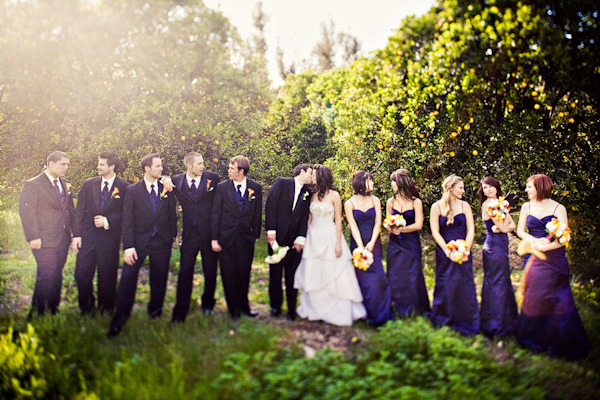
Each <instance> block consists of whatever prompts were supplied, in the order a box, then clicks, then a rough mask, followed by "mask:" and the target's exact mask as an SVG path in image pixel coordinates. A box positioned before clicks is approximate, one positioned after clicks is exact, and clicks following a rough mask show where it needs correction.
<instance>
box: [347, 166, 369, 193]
mask: <svg viewBox="0 0 600 400" xmlns="http://www.w3.org/2000/svg"><path fill="white" fill-rule="evenodd" d="M369 179H373V175H371V174H370V173H368V172H366V171H356V172H355V173H353V174H352V190H353V191H354V194H358V195H361V196H368V195H369V189H368V188H367V182H368V181H369Z"/></svg>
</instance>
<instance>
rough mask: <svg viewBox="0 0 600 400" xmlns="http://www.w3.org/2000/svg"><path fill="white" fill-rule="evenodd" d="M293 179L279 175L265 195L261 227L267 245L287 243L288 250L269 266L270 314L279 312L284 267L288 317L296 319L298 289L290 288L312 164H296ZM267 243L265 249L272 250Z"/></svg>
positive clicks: (302, 239) (302, 236)
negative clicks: (264, 231) (263, 230)
mask: <svg viewBox="0 0 600 400" xmlns="http://www.w3.org/2000/svg"><path fill="white" fill-rule="evenodd" d="M293 176H294V178H293V179H290V178H279V179H277V180H276V181H275V182H274V183H273V187H272V188H271V190H270V191H269V195H268V196H267V204H266V206H265V219H266V221H265V228H266V230H267V242H268V243H269V245H271V246H272V245H273V243H275V242H277V244H279V246H289V247H290V250H289V251H288V252H287V254H286V256H285V257H284V258H283V260H281V262H280V263H278V264H271V265H270V266H269V299H270V302H271V316H274V317H277V316H279V315H281V305H282V304H283V289H282V286H281V279H282V275H283V272H284V271H285V288H286V300H287V307H288V319H290V320H294V319H296V303H297V297H298V290H297V289H295V288H294V275H295V273H296V269H297V268H298V264H300V259H301V257H302V249H303V248H304V243H305V241H306V229H307V224H308V215H309V205H310V187H309V186H308V185H310V183H311V180H312V168H311V166H310V165H308V164H300V165H297V166H296V167H295V168H294V171H293ZM271 246H269V253H272V249H271Z"/></svg>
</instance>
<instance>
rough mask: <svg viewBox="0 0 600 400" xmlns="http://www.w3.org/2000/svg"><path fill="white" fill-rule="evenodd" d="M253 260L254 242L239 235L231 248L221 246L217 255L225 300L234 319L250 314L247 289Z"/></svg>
mask: <svg viewBox="0 0 600 400" xmlns="http://www.w3.org/2000/svg"><path fill="white" fill-rule="evenodd" d="M253 258H254V242H251V241H249V240H248V239H246V237H244V236H241V235H237V237H236V239H235V241H234V242H233V244H232V245H231V246H223V250H221V252H220V253H219V260H220V263H221V278H222V279H223V289H224V291H225V300H226V301H227V308H228V309H229V313H230V314H231V316H232V317H234V318H237V317H239V316H240V315H241V314H242V313H244V314H247V313H248V312H250V305H249V304H248V289H249V288H250V272H251V270H252V259H253Z"/></svg>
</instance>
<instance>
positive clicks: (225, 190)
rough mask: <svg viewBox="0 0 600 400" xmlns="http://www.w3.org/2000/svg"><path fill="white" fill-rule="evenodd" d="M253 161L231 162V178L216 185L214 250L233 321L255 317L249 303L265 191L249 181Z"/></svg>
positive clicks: (213, 232)
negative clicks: (217, 257) (253, 262)
mask: <svg viewBox="0 0 600 400" xmlns="http://www.w3.org/2000/svg"><path fill="white" fill-rule="evenodd" d="M249 169H250V162H249V161H248V159H247V158H246V157H244V156H236V157H233V158H231V159H230V160H229V169H228V170H227V174H228V175H229V179H228V180H226V181H224V182H221V183H219V184H218V185H217V189H216V194H215V202H214V205H213V216H212V227H211V235H212V239H213V240H212V242H211V244H212V248H213V250H214V251H215V252H218V253H219V260H220V265H221V278H222V279H223V289H225V300H226V301H227V307H228V309H229V313H230V314H231V317H232V318H233V319H238V318H239V317H240V315H241V314H245V315H247V316H249V317H256V316H257V315H258V312H256V311H254V310H251V309H250V305H249V303H248V289H249V287H250V272H251V270H252V259H253V258H254V242H255V241H256V239H258V238H259V237H260V228H261V217H262V188H261V186H260V185H259V184H258V183H256V182H254V181H252V180H250V179H248V178H246V175H247V174H248V171H249Z"/></svg>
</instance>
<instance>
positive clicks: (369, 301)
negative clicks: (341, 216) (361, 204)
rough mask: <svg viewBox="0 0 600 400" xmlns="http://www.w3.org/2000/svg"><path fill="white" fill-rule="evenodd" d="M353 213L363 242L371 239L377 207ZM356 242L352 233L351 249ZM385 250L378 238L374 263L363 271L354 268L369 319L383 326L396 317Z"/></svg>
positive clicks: (372, 322)
mask: <svg viewBox="0 0 600 400" xmlns="http://www.w3.org/2000/svg"><path fill="white" fill-rule="evenodd" d="M352 215H353V216H354V220H355V221H356V225H358V230H359V231H360V237H361V239H362V241H363V244H367V243H368V242H370V241H371V236H372V235H373V226H375V217H376V212H375V208H370V209H368V210H367V211H361V210H352ZM356 247H358V246H357V245H356V242H355V241H354V238H353V237H352V235H351V236H350V250H354V249H355V248H356ZM382 258H383V250H382V247H381V241H380V240H379V238H377V242H376V243H375V247H374V248H373V264H371V266H370V267H369V268H368V269H367V270H366V271H363V270H361V269H358V268H354V271H355V272H356V278H357V279H358V285H359V286H360V291H361V293H362V296H363V304H364V305H365V308H366V309H367V320H368V321H369V322H370V323H371V324H372V325H374V326H381V325H383V324H385V323H386V322H387V321H389V320H391V319H394V312H393V310H392V306H391V296H390V287H389V284H388V280H387V276H386V275H385V271H384V270H383V263H382Z"/></svg>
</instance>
